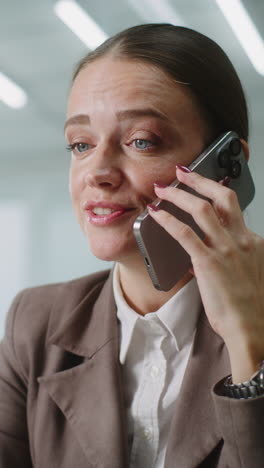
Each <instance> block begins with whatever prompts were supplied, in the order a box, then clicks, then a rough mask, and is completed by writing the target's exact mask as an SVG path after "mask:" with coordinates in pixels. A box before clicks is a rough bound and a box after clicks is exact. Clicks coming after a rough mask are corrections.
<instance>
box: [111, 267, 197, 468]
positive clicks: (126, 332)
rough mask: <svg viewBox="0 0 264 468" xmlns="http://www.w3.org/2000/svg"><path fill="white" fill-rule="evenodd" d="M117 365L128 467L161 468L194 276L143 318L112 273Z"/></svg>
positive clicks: (189, 337) (187, 339)
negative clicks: (117, 331)
mask: <svg viewBox="0 0 264 468" xmlns="http://www.w3.org/2000/svg"><path fill="white" fill-rule="evenodd" d="M113 287H114V296H115V301H116V304H117V317H118V319H119V321H120V332H121V333H120V337H121V338H120V339H121V342H120V362H121V365H122V373H123V385H124V393H125V404H126V410H127V421H128V432H129V450H130V468H150V467H151V468H163V467H164V461H165V453H166V447H167V442H168V435H169V429H170V423H171V419H172V415H173V410H174V406H175V404H176V402H177V397H178V394H179V390H180V386H181V383H182V380H183V376H184V372H185V369H186V366H187V361H188V358H189V355H190V351H191V346H192V343H193V339H194V335H195V330H196V324H197V319H198V315H199V312H200V310H201V299H200V294H199V290H198V286H197V282H196V280H195V278H193V279H192V280H191V281H190V282H189V283H187V284H186V285H185V286H184V287H183V288H182V289H180V291H178V292H177V293H176V294H175V295H174V296H173V297H172V298H170V300H169V301H167V302H166V303H165V304H164V305H163V306H162V307H161V308H160V309H159V310H157V311H156V312H151V313H148V314H146V315H145V316H141V315H139V314H138V313H137V312H135V311H134V310H133V309H132V308H131V307H130V306H129V305H128V304H127V302H126V301H125V299H124V296H123V294H122V290H121V287H120V282H119V277H118V266H117V265H115V269H114V281H113Z"/></svg>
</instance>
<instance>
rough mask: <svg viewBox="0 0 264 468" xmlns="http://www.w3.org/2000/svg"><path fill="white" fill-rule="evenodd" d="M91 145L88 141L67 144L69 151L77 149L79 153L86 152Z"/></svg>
mask: <svg viewBox="0 0 264 468" xmlns="http://www.w3.org/2000/svg"><path fill="white" fill-rule="evenodd" d="M90 147H91V145H89V144H88V143H73V144H72V145H68V146H67V150H68V151H74V150H76V149H77V151H78V153H85V151H88V150H89V149H90Z"/></svg>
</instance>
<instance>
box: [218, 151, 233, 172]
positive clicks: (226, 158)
mask: <svg viewBox="0 0 264 468" xmlns="http://www.w3.org/2000/svg"><path fill="white" fill-rule="evenodd" d="M218 164H219V166H220V167H222V168H229V167H230V164H231V160H230V153H229V151H227V150H223V151H221V152H220V153H219V156H218Z"/></svg>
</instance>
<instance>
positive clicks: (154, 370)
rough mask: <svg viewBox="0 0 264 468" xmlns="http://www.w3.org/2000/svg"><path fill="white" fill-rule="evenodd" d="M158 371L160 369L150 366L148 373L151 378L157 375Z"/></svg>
mask: <svg viewBox="0 0 264 468" xmlns="http://www.w3.org/2000/svg"><path fill="white" fill-rule="evenodd" d="M159 373H160V370H159V368H158V367H157V366H151V369H150V375H151V377H153V379H154V378H155V377H157V376H158V375H159Z"/></svg>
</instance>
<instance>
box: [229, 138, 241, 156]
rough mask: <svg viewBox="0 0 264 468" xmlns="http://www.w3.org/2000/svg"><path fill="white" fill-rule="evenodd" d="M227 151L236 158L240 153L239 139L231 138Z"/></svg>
mask: <svg viewBox="0 0 264 468" xmlns="http://www.w3.org/2000/svg"><path fill="white" fill-rule="evenodd" d="M229 150H230V151H231V153H232V155H233V156H238V155H239V153H240V151H241V141H240V140H239V138H233V140H232V141H231V142H230V145H229Z"/></svg>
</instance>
